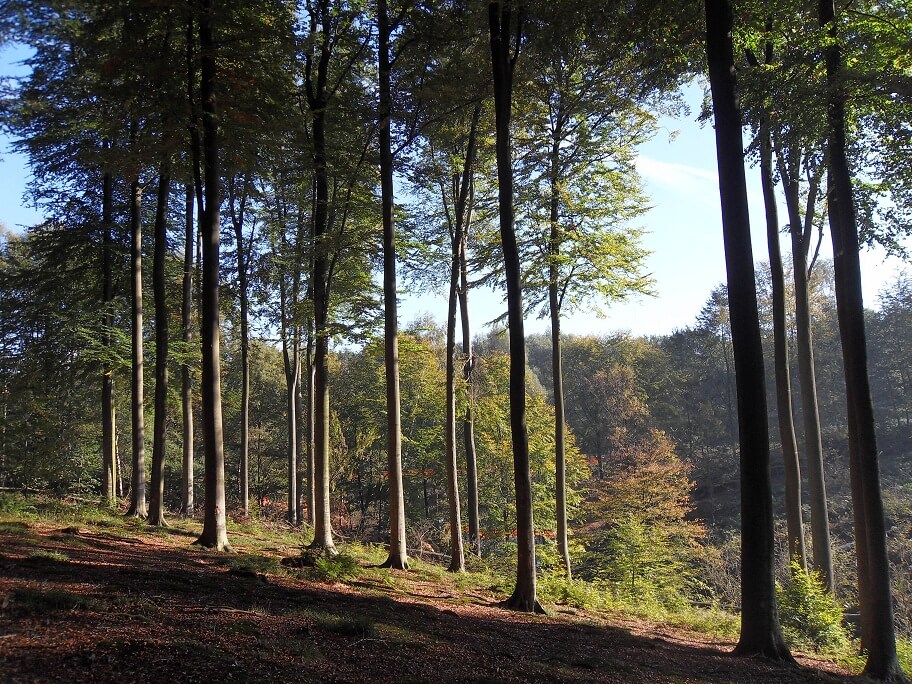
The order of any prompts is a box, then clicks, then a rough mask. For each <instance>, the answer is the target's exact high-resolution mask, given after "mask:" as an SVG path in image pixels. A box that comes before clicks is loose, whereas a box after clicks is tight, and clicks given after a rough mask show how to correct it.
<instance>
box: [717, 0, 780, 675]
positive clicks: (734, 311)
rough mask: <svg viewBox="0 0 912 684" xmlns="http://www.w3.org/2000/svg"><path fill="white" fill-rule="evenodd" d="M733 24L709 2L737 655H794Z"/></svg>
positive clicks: (720, 1) (724, 5)
mask: <svg viewBox="0 0 912 684" xmlns="http://www.w3.org/2000/svg"><path fill="white" fill-rule="evenodd" d="M732 24H733V17H732V8H731V3H730V1H729V0H706V56H707V61H708V64H709V79H710V87H711V90H712V104H713V117H714V120H715V134H716V156H717V160H718V169H719V195H720V200H721V206H722V232H723V237H724V243H725V265H726V270H727V272H728V297H729V308H730V311H731V331H732V348H733V352H734V358H735V379H736V385H737V390H738V425H739V440H740V449H741V638H740V641H739V642H738V646H737V647H736V649H735V652H736V653H737V654H740V655H746V656H756V655H762V656H766V657H769V658H775V659H780V660H791V655H790V654H789V651H788V648H787V647H786V645H785V641H784V640H783V638H782V631H781V629H780V626H779V615H778V611H777V608H776V591H775V575H774V553H775V548H774V539H773V506H772V485H771V481H770V463H769V431H768V425H767V413H766V391H765V387H764V374H763V348H762V345H761V342H760V321H759V316H758V313H757V293H756V289H755V288H756V286H755V283H754V260H753V254H752V251H751V242H750V224H749V222H748V209H747V186H746V182H745V177H744V150H743V143H742V139H741V112H740V110H739V108H738V102H737V96H736V84H735V66H734V54H733V46H732Z"/></svg>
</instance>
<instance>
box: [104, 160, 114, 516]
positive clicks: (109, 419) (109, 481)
mask: <svg viewBox="0 0 912 684" xmlns="http://www.w3.org/2000/svg"><path fill="white" fill-rule="evenodd" d="M113 198H114V178H113V176H112V175H111V172H110V171H108V172H105V174H104V176H103V177H102V199H101V207H102V208H101V223H102V237H101V283H102V284H101V289H102V292H101V302H102V308H103V312H104V313H103V314H102V333H101V344H102V347H104V349H105V351H106V352H107V354H108V355H110V353H111V346H112V340H111V329H112V328H113V326H114V317H113V316H112V315H111V310H110V309H111V302H112V301H113V299H114V282H113V278H112V274H111V251H112V250H113V249H114V246H113V239H112V235H111V232H112V230H113V222H114V211H113V208H112V205H113ZM115 439H116V434H115V424H114V369H113V368H111V365H110V362H106V363H105V366H104V368H102V371H101V442H102V444H101V491H102V496H103V497H104V500H105V504H107V505H108V506H113V505H114V502H115V501H116V499H117V461H116V458H115V456H114V454H115V451H116V449H117V445H116V442H115Z"/></svg>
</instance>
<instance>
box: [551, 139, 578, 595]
mask: <svg viewBox="0 0 912 684" xmlns="http://www.w3.org/2000/svg"><path fill="white" fill-rule="evenodd" d="M562 137H563V136H562V135H561V131H560V129H556V130H555V133H554V145H553V147H552V149H551V156H550V160H549V162H550V165H551V170H550V171H551V173H550V176H551V178H550V192H551V198H550V205H551V206H550V211H551V215H550V217H549V218H550V221H549V223H550V228H551V235H550V239H549V241H548V256H549V257H550V259H549V260H548V303H549V311H550V314H551V379H552V383H553V389H554V469H555V487H554V489H555V518H556V520H557V552H558V553H559V554H560V557H561V563H562V565H563V568H564V572H565V573H567V579H571V578H572V576H573V575H572V570H571V567H570V547H569V544H568V541H567V450H566V447H565V445H564V438H565V437H566V432H567V430H566V427H565V425H566V423H565V417H564V371H563V363H562V360H561V332H560V315H561V302H560V294H559V292H558V287H559V285H560V284H559V282H558V279H559V278H560V269H559V267H558V259H559V258H560V243H561V239H560V227H559V226H558V218H559V215H558V210H559V203H560V195H559V189H558V181H559V179H560V177H559V173H560V171H559V168H558V164H559V160H560V139H561V138H562Z"/></svg>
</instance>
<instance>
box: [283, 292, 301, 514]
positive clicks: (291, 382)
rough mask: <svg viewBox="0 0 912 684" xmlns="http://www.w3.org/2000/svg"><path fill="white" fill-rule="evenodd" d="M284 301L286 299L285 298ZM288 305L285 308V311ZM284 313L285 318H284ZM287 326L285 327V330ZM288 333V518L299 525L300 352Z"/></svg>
mask: <svg viewBox="0 0 912 684" xmlns="http://www.w3.org/2000/svg"><path fill="white" fill-rule="evenodd" d="M282 299H283V300H284V299H285V297H284V296H283V298H282ZM285 307H287V304H285V305H284V306H283V309H284V308H285ZM284 315H285V314H284V313H283V317H284ZM284 327H285V326H284V325H283V328H284ZM287 333H288V331H287V330H285V329H283V331H282V361H283V363H284V366H285V411H286V425H287V433H288V434H287V440H286V446H285V462H286V464H287V467H288V469H287V480H288V506H287V513H286V517H287V519H288V522H289V523H290V524H292V525H297V524H298V507H297V500H298V491H297V486H298V423H297V415H298V411H297V400H298V378H299V376H300V374H299V372H298V365H299V364H300V360H299V350H298V347H297V345H296V344H295V342H294V340H291V341H290V343H289V340H288V337H287Z"/></svg>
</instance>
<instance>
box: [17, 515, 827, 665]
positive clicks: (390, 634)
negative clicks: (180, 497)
mask: <svg viewBox="0 0 912 684" xmlns="http://www.w3.org/2000/svg"><path fill="white" fill-rule="evenodd" d="M232 542H233V544H234V545H235V546H236V548H237V549H238V551H239V553H237V554H231V555H226V554H215V553H210V552H207V551H204V550H200V549H198V548H196V547H191V546H189V544H188V542H187V538H186V535H185V534H182V532H181V530H173V531H172V533H161V532H151V531H149V532H146V531H145V530H141V529H140V527H139V526H134V527H130V526H127V528H126V529H125V530H111V531H108V530H99V529H95V528H94V527H91V526H85V527H79V528H65V529H60V526H59V525H57V526H56V527H55V526H54V525H52V524H47V523H37V522H30V523H29V524H28V525H27V526H23V527H21V528H20V527H13V526H11V525H6V526H4V528H3V529H2V530H0V549H2V551H0V597H3V598H2V605H3V608H2V611H0V672H3V677H4V681H36V680H40V681H67V682H78V681H94V682H104V681H113V680H115V679H116V680H123V679H124V678H127V679H129V678H134V679H136V678H138V679H140V680H144V681H167V680H172V681H200V682H203V681H205V682H210V681H266V680H269V681H276V682H282V681H314V682H317V681H319V682H360V681H372V682H385V681H389V682H393V681H410V682H418V681H436V682H450V681H486V682H528V681H540V682H558V681H565V682H730V681H742V682H746V681H751V682H761V681H765V682H808V681H843V677H841V676H839V675H838V673H837V672H836V668H835V667H834V666H833V664H832V663H827V662H822V661H813V660H808V659H806V658H801V659H800V662H801V663H802V665H803V667H802V668H801V669H788V668H783V667H782V666H779V665H775V664H772V663H766V662H763V661H758V660H746V659H740V658H735V657H733V656H731V655H730V654H729V652H730V650H731V648H732V646H733V644H732V643H730V642H726V641H724V640H718V639H713V638H711V637H707V636H705V635H700V634H696V633H693V632H688V631H684V630H681V629H678V628H674V627H670V626H667V625H656V624H652V623H647V622H644V621H639V620H635V619H631V618H629V617H624V616H619V615H606V614H604V613H602V614H596V613H589V612H586V611H583V610H580V609H574V608H568V607H565V606H548V609H549V615H548V616H536V615H526V614H517V613H514V612H512V611H505V610H503V609H499V608H497V607H496V604H497V602H498V601H499V600H501V599H502V598H503V597H502V596H498V595H495V594H494V593H492V594H490V595H487V596H486V595H484V594H483V592H481V591H478V589H477V588H473V589H472V590H467V591H462V590H461V589H460V587H459V586H458V585H456V584H454V583H452V582H445V581H443V580H442V579H440V578H437V577H436V576H435V573H434V572H431V571H421V570H418V571H414V572H401V571H387V570H378V569H376V568H369V569H368V568H367V567H366V565H365V566H364V567H362V568H361V569H362V570H363V574H359V575H358V576H357V577H354V576H348V575H346V576H343V577H341V579H336V578H327V577H326V576H324V578H323V579H318V578H315V577H316V576H308V575H306V574H305V573H304V572H303V571H297V570H286V569H284V568H282V566H281V565H280V563H279V561H280V558H281V557H282V556H283V555H284V556H291V555H294V554H295V553H297V552H299V549H295V548H293V547H287V548H283V547H282V546H281V545H280V544H279V545H277V546H276V547H275V548H274V550H270V551H269V552H266V553H263V552H260V551H258V550H257V549H250V548H249V547H248V546H247V545H246V544H245V540H243V539H242V538H241V537H240V535H239V536H238V537H237V538H233V539H232ZM355 570H358V568H356V569H355ZM441 574H442V573H441ZM823 669H827V670H830V671H831V673H827V672H823V671H822V670H823Z"/></svg>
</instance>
